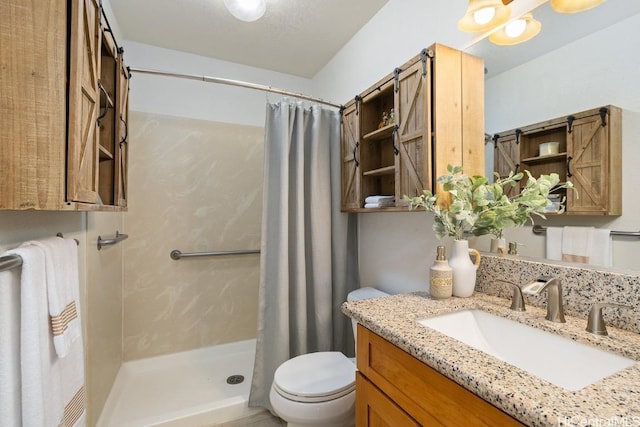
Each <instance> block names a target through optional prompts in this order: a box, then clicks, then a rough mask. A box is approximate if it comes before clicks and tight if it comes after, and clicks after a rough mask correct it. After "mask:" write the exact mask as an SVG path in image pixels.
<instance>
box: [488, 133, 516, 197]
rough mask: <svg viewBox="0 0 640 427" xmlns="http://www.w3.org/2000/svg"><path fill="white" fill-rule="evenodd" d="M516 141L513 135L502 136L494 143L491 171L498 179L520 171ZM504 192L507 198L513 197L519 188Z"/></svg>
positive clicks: (511, 188)
mask: <svg viewBox="0 0 640 427" xmlns="http://www.w3.org/2000/svg"><path fill="white" fill-rule="evenodd" d="M516 141H517V140H516V137H515V135H508V136H504V137H501V138H498V139H497V140H496V141H495V149H494V152H493V153H494V154H493V170H494V171H495V172H497V173H498V175H500V178H505V177H508V176H509V173H510V172H513V173H518V172H519V171H520V144H519V143H518V142H516ZM506 190H508V191H507V196H509V197H513V196H515V195H517V194H518V193H519V192H520V186H519V185H516V186H514V187H510V188H508V189H506Z"/></svg>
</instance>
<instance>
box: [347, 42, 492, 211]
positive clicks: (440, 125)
mask: <svg viewBox="0 0 640 427" xmlns="http://www.w3.org/2000/svg"><path fill="white" fill-rule="evenodd" d="M483 70H484V68H483V62H482V60H481V59H480V58H476V57H473V56H471V55H468V54H465V53H463V52H460V51H458V50H455V49H451V48H449V47H446V46H443V45H439V44H434V45H433V46H431V47H429V48H428V49H425V50H424V51H423V52H422V53H421V54H420V55H417V56H415V57H414V58H412V59H411V60H409V61H407V63H405V64H404V65H402V66H401V67H399V68H397V69H396V70H395V71H394V72H393V73H391V74H389V75H387V76H385V77H384V78H383V79H381V80H380V81H379V82H377V83H376V84H374V85H373V86H371V87H370V88H368V89H367V90H365V91H364V92H362V93H361V94H360V95H358V96H356V97H355V98H354V100H351V101H349V102H348V103H347V104H346V105H345V108H344V109H343V111H342V159H343V162H342V211H347V212H372V211H393V210H397V211H407V210H408V209H407V207H406V206H407V203H406V202H404V201H403V200H402V197H403V195H408V196H416V195H420V194H422V190H423V189H430V190H431V191H434V189H435V188H434V186H435V180H436V178H437V177H438V176H440V175H444V174H445V173H446V172H447V165H448V164H452V165H461V166H463V167H464V170H465V173H468V174H471V175H473V174H481V173H483V170H484V146H483V141H484V130H483V129H484V110H483V105H484V77H483ZM391 113H393V114H392V115H393V119H392V120H386V121H385V120H384V119H383V115H385V116H386V117H389V116H390V115H391ZM373 195H393V196H395V206H394V207H385V208H377V209H364V202H365V199H366V197H367V196H373Z"/></svg>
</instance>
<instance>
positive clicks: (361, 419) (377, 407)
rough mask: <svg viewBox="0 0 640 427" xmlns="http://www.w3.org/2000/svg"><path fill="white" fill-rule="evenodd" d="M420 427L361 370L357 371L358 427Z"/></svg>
mask: <svg viewBox="0 0 640 427" xmlns="http://www.w3.org/2000/svg"><path fill="white" fill-rule="evenodd" d="M373 426H375V427H396V426H402V427H411V426H415V427H419V426H420V424H418V422H416V420H414V419H413V418H411V417H410V416H409V415H408V414H407V413H406V412H404V411H403V410H402V409H401V408H400V407H399V406H398V405H396V404H395V403H393V401H392V400H390V399H389V398H388V397H387V396H385V395H384V393H382V392H381V391H380V390H378V388H377V387H376V386H374V385H373V384H371V382H369V381H368V380H367V379H366V378H365V377H364V376H363V375H362V374H361V373H360V372H357V373H356V427H373Z"/></svg>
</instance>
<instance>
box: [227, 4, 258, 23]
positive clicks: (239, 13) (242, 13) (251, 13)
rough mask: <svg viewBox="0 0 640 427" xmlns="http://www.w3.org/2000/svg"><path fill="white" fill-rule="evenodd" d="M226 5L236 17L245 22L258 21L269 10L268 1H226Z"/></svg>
mask: <svg viewBox="0 0 640 427" xmlns="http://www.w3.org/2000/svg"><path fill="white" fill-rule="evenodd" d="M224 5H225V6H226V7H227V9H228V10H229V12H230V13H231V14H232V15H233V16H234V17H236V18H237V19H239V20H241V21H245V22H253V21H257V20H258V19H260V18H262V15H264V12H265V11H266V9H267V5H266V0H224Z"/></svg>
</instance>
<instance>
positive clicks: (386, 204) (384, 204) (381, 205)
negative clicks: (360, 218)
mask: <svg viewBox="0 0 640 427" xmlns="http://www.w3.org/2000/svg"><path fill="white" fill-rule="evenodd" d="M395 205H396V204H395V203H394V202H393V200H389V201H386V200H381V201H379V202H377V203H365V204H364V207H365V209H374V208H388V207H392V206H395Z"/></svg>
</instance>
